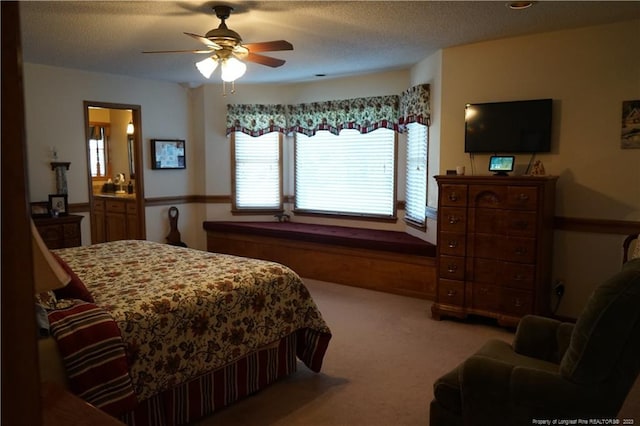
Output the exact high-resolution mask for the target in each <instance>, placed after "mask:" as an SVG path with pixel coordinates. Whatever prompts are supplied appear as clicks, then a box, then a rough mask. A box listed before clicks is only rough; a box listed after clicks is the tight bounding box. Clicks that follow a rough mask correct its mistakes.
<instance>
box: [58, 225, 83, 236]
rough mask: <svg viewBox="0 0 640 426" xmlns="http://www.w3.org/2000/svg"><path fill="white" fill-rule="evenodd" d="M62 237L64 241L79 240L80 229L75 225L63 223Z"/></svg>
mask: <svg viewBox="0 0 640 426" xmlns="http://www.w3.org/2000/svg"><path fill="white" fill-rule="evenodd" d="M62 235H63V238H64V239H65V240H68V239H71V238H80V227H79V226H78V225H76V224H75V223H65V224H64V225H62Z"/></svg>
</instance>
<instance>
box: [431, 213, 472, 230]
mask: <svg viewBox="0 0 640 426" xmlns="http://www.w3.org/2000/svg"><path fill="white" fill-rule="evenodd" d="M438 220H439V221H440V230H441V231H446V232H465V231H466V229H467V210H466V209H464V208H459V207H443V208H441V209H440V217H439V219H438Z"/></svg>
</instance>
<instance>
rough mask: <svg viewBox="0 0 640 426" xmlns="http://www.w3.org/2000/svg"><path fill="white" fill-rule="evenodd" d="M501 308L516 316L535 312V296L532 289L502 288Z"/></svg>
mask: <svg viewBox="0 0 640 426" xmlns="http://www.w3.org/2000/svg"><path fill="white" fill-rule="evenodd" d="M500 293H501V295H500V310H501V311H502V312H504V313H507V314H511V315H514V316H518V317H521V316H524V315H526V314H529V313H531V312H533V297H532V295H531V292H530V291H524V290H513V289H509V288H502V289H501V291H500Z"/></svg>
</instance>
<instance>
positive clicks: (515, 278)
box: [513, 274, 524, 281]
mask: <svg viewBox="0 0 640 426" xmlns="http://www.w3.org/2000/svg"><path fill="white" fill-rule="evenodd" d="M513 280H514V281H524V275H522V274H516V275H514V276H513Z"/></svg>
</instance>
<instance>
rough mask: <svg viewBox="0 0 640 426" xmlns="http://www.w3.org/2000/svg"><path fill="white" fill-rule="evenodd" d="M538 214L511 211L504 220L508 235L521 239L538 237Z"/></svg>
mask: <svg viewBox="0 0 640 426" xmlns="http://www.w3.org/2000/svg"><path fill="white" fill-rule="evenodd" d="M536 217H537V216H536V213H535V212H528V211H518V210H510V211H508V213H507V214H506V219H504V228H505V231H506V233H507V235H513V236H520V237H535V236H536Z"/></svg>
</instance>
